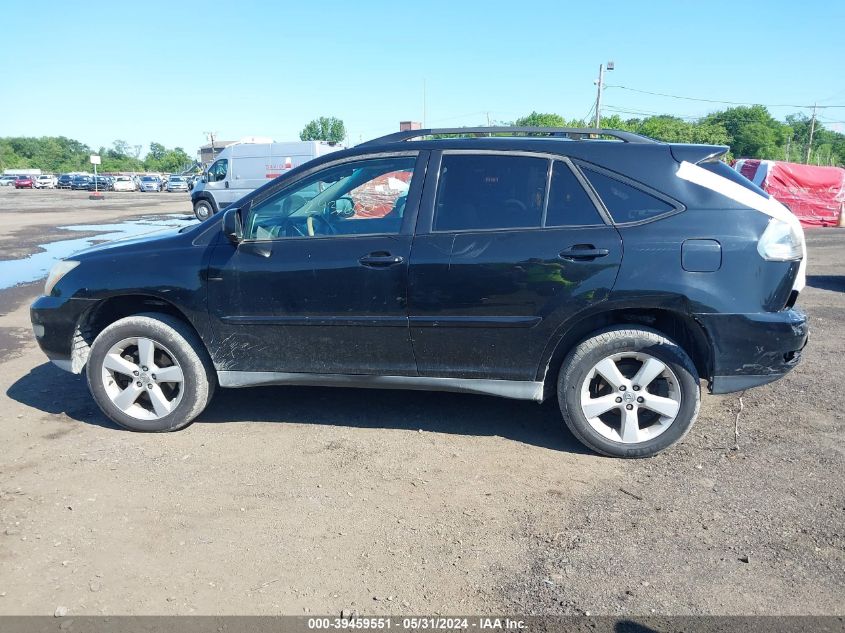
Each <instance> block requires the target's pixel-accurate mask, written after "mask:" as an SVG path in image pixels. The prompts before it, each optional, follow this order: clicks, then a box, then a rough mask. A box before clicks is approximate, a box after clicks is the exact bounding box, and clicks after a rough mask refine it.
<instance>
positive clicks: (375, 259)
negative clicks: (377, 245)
mask: <svg viewBox="0 0 845 633" xmlns="http://www.w3.org/2000/svg"><path fill="white" fill-rule="evenodd" d="M404 261H405V258H404V257H402V256H401V255H391V254H390V253H384V252H381V253H370V254H369V255H364V256H363V257H362V258H361V259H359V260H358V263H360V264H361V265H362V266H370V267H372V268H386V267H388V266H395V265H396V264H401V263H402V262H404Z"/></svg>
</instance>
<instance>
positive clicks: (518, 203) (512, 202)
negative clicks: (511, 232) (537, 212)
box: [505, 198, 528, 211]
mask: <svg viewBox="0 0 845 633" xmlns="http://www.w3.org/2000/svg"><path fill="white" fill-rule="evenodd" d="M511 205H513V206H515V207H519V210H520V211H528V207H526V206H525V203H524V202H523V201H522V200H517V199H516V198H508V199H507V200H505V206H506V207H508V206H511Z"/></svg>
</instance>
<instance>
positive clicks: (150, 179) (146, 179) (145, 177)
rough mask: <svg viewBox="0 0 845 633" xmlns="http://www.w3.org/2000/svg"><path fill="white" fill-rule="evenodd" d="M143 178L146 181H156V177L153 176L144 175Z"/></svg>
mask: <svg viewBox="0 0 845 633" xmlns="http://www.w3.org/2000/svg"><path fill="white" fill-rule="evenodd" d="M141 180H143V181H144V182H154V181H155V178H154V177H153V176H144V177H143V178H141Z"/></svg>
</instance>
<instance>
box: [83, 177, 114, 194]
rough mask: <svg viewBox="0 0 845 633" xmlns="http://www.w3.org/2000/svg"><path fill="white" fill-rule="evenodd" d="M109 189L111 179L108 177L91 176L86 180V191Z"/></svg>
mask: <svg viewBox="0 0 845 633" xmlns="http://www.w3.org/2000/svg"><path fill="white" fill-rule="evenodd" d="M109 189H111V179H110V178H109V177H108V176H91V178H89V180H88V191H108V190H109Z"/></svg>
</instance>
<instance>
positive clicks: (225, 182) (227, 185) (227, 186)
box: [223, 180, 229, 189]
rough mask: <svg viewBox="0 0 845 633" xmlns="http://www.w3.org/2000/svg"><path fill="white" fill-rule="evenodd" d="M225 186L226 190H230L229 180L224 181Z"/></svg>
mask: <svg viewBox="0 0 845 633" xmlns="http://www.w3.org/2000/svg"><path fill="white" fill-rule="evenodd" d="M223 186H224V187H226V189H228V188H229V181H228V180H224V181H223Z"/></svg>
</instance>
